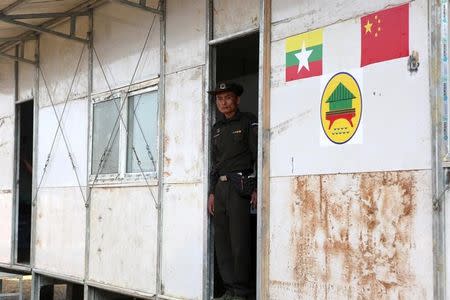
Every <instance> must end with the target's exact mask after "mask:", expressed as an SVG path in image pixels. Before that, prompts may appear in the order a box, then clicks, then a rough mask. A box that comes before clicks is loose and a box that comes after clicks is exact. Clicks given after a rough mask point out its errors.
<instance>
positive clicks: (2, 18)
mask: <svg viewBox="0 0 450 300" xmlns="http://www.w3.org/2000/svg"><path fill="white" fill-rule="evenodd" d="M0 21H1V22H5V23H9V24H13V25H16V26H19V27H23V28H26V29H30V30H32V31H36V32H42V33H48V34H52V35H55V36H58V37H61V38H64V39H69V40H73V41H76V42H81V43H88V40H87V39H82V38H79V37H75V36H70V35H69V34H65V33H61V32H58V31H55V30H52V29H48V28H44V27H39V26H35V25H31V24H28V23H24V22H20V21H16V20H14V19H11V18H10V17H9V16H8V17H7V16H0Z"/></svg>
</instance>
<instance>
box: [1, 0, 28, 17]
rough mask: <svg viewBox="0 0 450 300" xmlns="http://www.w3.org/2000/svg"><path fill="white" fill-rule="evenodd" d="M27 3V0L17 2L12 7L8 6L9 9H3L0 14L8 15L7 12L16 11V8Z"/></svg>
mask: <svg viewBox="0 0 450 300" xmlns="http://www.w3.org/2000/svg"><path fill="white" fill-rule="evenodd" d="M26 1H27V0H17V1H16V2H13V3H11V4H10V5H8V6H7V7H5V8H4V9H2V10H1V11H0V13H2V14H6V13H7V12H9V11H11V10H13V9H15V8H16V7H19V6H20V5H21V4H23V3H25V2H26Z"/></svg>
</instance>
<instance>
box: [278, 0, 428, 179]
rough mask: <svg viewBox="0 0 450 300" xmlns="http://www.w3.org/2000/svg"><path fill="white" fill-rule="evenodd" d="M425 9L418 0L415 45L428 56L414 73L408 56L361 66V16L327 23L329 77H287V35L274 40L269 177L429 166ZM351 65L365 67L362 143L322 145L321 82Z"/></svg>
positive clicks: (412, 26) (413, 34) (414, 19)
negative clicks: (340, 21)
mask: <svg viewBox="0 0 450 300" xmlns="http://www.w3.org/2000/svg"><path fill="white" fill-rule="evenodd" d="M426 8H427V6H426V3H425V2H424V1H415V2H412V4H411V9H410V51H412V50H416V51H418V52H419V55H420V57H421V58H422V59H421V65H420V68H419V71H418V72H417V73H410V72H408V70H407V57H405V58H401V59H396V60H391V61H386V62H382V63H377V64H373V65H369V66H366V67H364V68H360V69H359V65H360V25H359V18H357V19H353V20H349V21H346V22H343V23H339V24H336V25H331V26H329V27H326V28H325V29H324V34H323V48H324V50H323V69H324V75H323V78H321V76H317V77H312V78H306V79H300V80H296V81H291V82H285V74H284V68H285V40H281V41H277V42H274V43H273V46H272V63H273V65H272V72H273V73H272V90H271V98H272V101H271V102H272V104H271V176H286V175H304V174H327V173H341V172H344V173H346V172H369V171H383V170H414V169H428V168H431V153H430V151H431V149H430V143H431V136H430V133H431V130H430V124H431V120H430V113H429V111H430V105H429V101H428V99H429V95H428V94H429V84H428V61H427V59H426V58H427V57H428V50H427V43H423V42H422V41H424V40H427V37H428V35H427V28H428V27H427V10H426ZM300 30H301V29H299V31H298V32H297V33H300V32H301V31H300ZM349 70H353V71H354V70H358V71H357V72H361V73H362V82H359V83H360V87H361V89H362V90H361V91H362V118H361V125H360V128H359V129H358V133H359V134H361V135H362V136H363V141H362V143H361V144H351V143H347V144H343V145H337V146H328V147H324V146H323V144H321V138H320V136H321V135H322V134H323V133H322V130H323V129H322V126H321V121H320V101H321V96H322V85H323V82H321V80H322V81H324V82H326V78H329V77H330V75H332V74H334V73H337V72H340V71H349ZM350 158H351V159H350Z"/></svg>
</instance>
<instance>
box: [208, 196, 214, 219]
mask: <svg viewBox="0 0 450 300" xmlns="http://www.w3.org/2000/svg"><path fill="white" fill-rule="evenodd" d="M208 212H209V214H210V215H211V216H214V194H209V198H208Z"/></svg>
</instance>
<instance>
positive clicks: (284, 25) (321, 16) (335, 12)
mask: <svg viewBox="0 0 450 300" xmlns="http://www.w3.org/2000/svg"><path fill="white" fill-rule="evenodd" d="M405 2H409V1H407V0H377V1H365V2H361V1H359V0H335V1H333V2H330V1H327V0H306V1H297V0H277V1H273V2H272V23H273V27H272V40H279V39H283V38H286V37H288V36H291V35H295V34H299V33H302V32H306V31H310V30H312V29H315V28H319V27H324V26H327V25H330V24H334V23H338V22H341V21H343V20H347V19H352V18H354V17H355V16H361V15H365V14H368V13H372V12H375V11H378V10H381V9H383V8H387V7H389V6H394V5H398V4H402V3H405ZM413 2H417V1H413ZM420 2H423V1H420Z"/></svg>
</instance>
